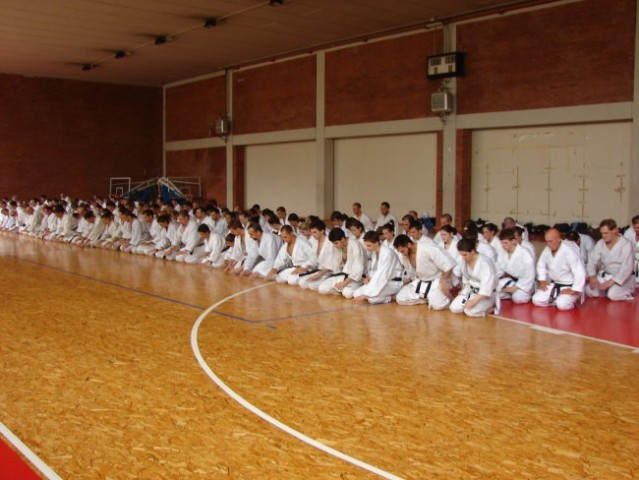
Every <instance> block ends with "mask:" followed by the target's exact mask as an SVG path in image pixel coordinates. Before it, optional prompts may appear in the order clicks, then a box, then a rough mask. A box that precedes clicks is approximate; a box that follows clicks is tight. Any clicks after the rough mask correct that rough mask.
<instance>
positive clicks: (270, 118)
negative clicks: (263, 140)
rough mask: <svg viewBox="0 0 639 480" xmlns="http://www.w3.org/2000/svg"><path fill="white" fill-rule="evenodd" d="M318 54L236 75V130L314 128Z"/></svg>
mask: <svg viewBox="0 0 639 480" xmlns="http://www.w3.org/2000/svg"><path fill="white" fill-rule="evenodd" d="M315 71H316V68H315V57H314V56H309V57H304V58H300V59H296V60H291V61H287V62H280V63H274V64H272V65H267V66H264V67H260V68H255V69H249V70H240V71H238V72H236V73H235V74H234V75H233V123H234V125H233V129H234V132H235V133H236V134H243V133H262V132H273V131H278V130H294V129H300V128H313V127H314V126H315V84H316V81H315Z"/></svg>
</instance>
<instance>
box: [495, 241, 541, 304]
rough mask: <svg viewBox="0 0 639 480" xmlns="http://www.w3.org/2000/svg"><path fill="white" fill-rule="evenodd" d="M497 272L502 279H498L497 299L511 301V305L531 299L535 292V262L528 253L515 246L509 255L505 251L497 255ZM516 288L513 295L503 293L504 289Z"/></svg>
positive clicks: (519, 246) (522, 248) (524, 249)
mask: <svg viewBox="0 0 639 480" xmlns="http://www.w3.org/2000/svg"><path fill="white" fill-rule="evenodd" d="M498 261H499V270H500V271H501V272H503V273H502V275H505V276H502V278H500V279H499V286H498V287H497V292H498V295H499V298H502V299H512V301H513V303H526V302H529V301H530V299H531V298H532V294H533V292H534V291H535V273H536V272H535V261H534V260H533V257H532V256H531V255H530V252H529V251H528V250H527V249H526V248H524V247H522V246H521V245H515V250H514V251H513V253H511V254H510V255H509V254H508V252H507V251H506V250H503V249H502V251H501V253H500V254H499V259H498ZM512 286H515V287H517V290H515V291H514V292H513V293H507V292H503V291H502V289H504V288H506V287H512Z"/></svg>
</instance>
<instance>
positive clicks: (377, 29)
mask: <svg viewBox="0 0 639 480" xmlns="http://www.w3.org/2000/svg"><path fill="white" fill-rule="evenodd" d="M527 3H539V0H536V1H535V0H518V1H517V0H510V1H508V0H284V1H283V4H282V5H280V6H270V5H269V2H268V0H0V72H3V73H15V74H22V75H29V76H41V77H56V78H71V79H78V80H89V81H98V82H109V83H124V84H134V85H156V86H159V85H163V84H166V83H170V82H173V81H177V80H183V79H186V78H192V77H196V76H199V75H204V74H207V73H212V72H215V71H218V70H220V69H224V68H226V67H230V66H235V65H242V64H246V63H250V62H255V61H257V60H260V59H264V60H266V59H268V58H273V57H275V56H277V55H282V54H286V53H290V52H303V51H310V50H311V49H313V48H317V47H320V46H328V45H331V44H334V43H337V42H343V41H345V40H348V39H358V38H363V37H366V36H367V35H374V34H376V33H382V32H384V33H385V32H392V31H395V30H400V29H402V28H406V27H410V26H417V25H422V24H426V23H427V22H429V21H431V20H432V19H445V18H454V17H456V16H460V15H464V14H468V13H471V12H481V11H485V10H486V9H491V8H502V7H505V6H506V5H522V4H527ZM207 18H216V19H219V21H218V25H217V26H215V27H213V28H204V27H203V25H204V21H205V20H206V19H207ZM159 35H170V36H171V35H172V36H174V37H175V39H174V41H172V42H169V43H166V44H164V45H155V44H154V39H155V38H156V37H157V36H159ZM117 50H124V51H129V52H132V55H131V56H127V57H125V58H122V59H115V58H114V53H115V51H117ZM85 64H89V65H97V66H96V68H94V69H91V70H90V71H83V70H82V66H83V65H85Z"/></svg>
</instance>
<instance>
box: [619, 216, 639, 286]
mask: <svg viewBox="0 0 639 480" xmlns="http://www.w3.org/2000/svg"><path fill="white" fill-rule="evenodd" d="M623 236H624V237H625V238H626V239H628V240H629V241H630V243H632V244H633V245H634V246H635V284H636V285H635V287H639V215H636V216H634V217H632V223H631V224H630V226H629V227H628V228H627V229H626V231H625V233H624V234H623Z"/></svg>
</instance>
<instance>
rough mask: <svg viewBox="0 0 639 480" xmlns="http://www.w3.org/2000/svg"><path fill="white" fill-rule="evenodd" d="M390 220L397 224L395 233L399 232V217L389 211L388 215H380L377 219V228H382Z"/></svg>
mask: <svg viewBox="0 0 639 480" xmlns="http://www.w3.org/2000/svg"><path fill="white" fill-rule="evenodd" d="M389 222H393V225H395V235H397V234H398V233H399V223H397V219H396V218H395V216H394V215H393V214H392V213H388V214H387V215H380V216H379V218H378V219H377V223H376V224H375V230H378V229H380V228H382V227H383V226H384V225H386V224H387V223H389Z"/></svg>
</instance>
